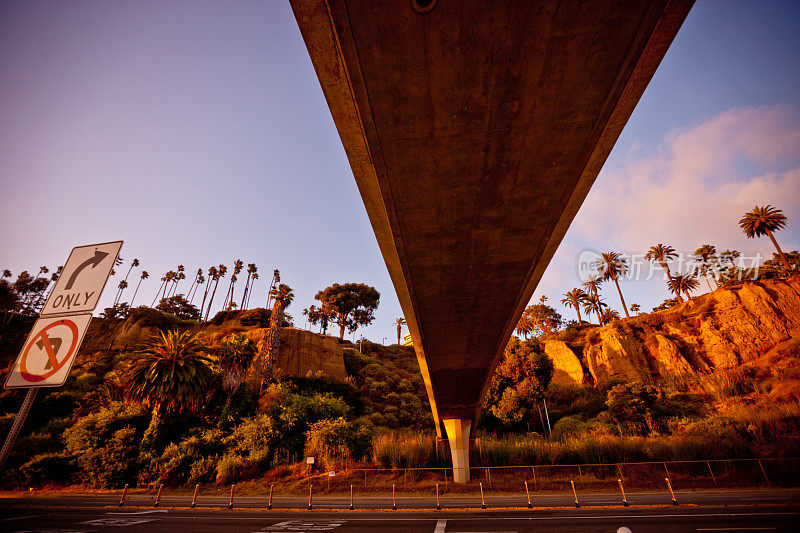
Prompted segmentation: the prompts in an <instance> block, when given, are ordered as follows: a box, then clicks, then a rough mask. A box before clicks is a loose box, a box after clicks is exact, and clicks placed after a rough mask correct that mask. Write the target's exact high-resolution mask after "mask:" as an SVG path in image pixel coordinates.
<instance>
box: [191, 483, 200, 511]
mask: <svg viewBox="0 0 800 533" xmlns="http://www.w3.org/2000/svg"><path fill="white" fill-rule="evenodd" d="M199 490H200V485H195V486H194V496H193V497H192V505H191V508H192V509H194V508H195V507H197V491H199Z"/></svg>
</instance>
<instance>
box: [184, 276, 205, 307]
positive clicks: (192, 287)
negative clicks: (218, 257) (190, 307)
mask: <svg viewBox="0 0 800 533" xmlns="http://www.w3.org/2000/svg"><path fill="white" fill-rule="evenodd" d="M202 277H203V269H202V268H198V269H197V272H195V274H194V279H193V280H192V284H191V285H189V292H187V293H186V297H187V298H188V299H189V303H191V302H192V299H194V293H193V292H192V291H194V290H195V289H196V288H197V287H198V286H199V281H200V278H202Z"/></svg>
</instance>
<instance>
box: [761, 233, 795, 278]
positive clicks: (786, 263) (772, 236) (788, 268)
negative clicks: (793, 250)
mask: <svg viewBox="0 0 800 533" xmlns="http://www.w3.org/2000/svg"><path fill="white" fill-rule="evenodd" d="M767 235H769V238H770V240H771V241H772V244H774V245H775V249H776V250H778V255H779V256H780V258H781V263H783V268H785V269H786V273H787V274H788V273H789V272H791V268H790V267H789V261H788V259H786V256H785V255H784V253H783V250H781V247H780V246H778V241H776V240H775V236H774V235H773V234H772V232H771V231H770V230H769V228H767Z"/></svg>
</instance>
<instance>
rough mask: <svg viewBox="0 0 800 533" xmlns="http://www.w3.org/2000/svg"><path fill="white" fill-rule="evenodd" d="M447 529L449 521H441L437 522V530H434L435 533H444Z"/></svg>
mask: <svg viewBox="0 0 800 533" xmlns="http://www.w3.org/2000/svg"><path fill="white" fill-rule="evenodd" d="M446 527H447V520H439V521H437V522H436V529H434V530H433V533H444V528H446Z"/></svg>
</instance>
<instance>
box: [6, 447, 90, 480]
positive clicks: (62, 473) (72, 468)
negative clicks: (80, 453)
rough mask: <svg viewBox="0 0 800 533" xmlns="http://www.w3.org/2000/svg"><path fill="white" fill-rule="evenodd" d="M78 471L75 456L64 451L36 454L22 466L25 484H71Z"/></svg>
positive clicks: (21, 471)
mask: <svg viewBox="0 0 800 533" xmlns="http://www.w3.org/2000/svg"><path fill="white" fill-rule="evenodd" d="M76 471H77V467H76V462H75V457H74V456H72V455H64V454H62V453H43V454H39V455H35V456H34V457H33V458H31V459H30V460H29V461H27V462H26V463H24V464H23V465H22V466H21V467H20V473H21V474H22V480H23V483H25V485H42V484H45V483H62V484H69V483H70V482H71V481H72V480H73V476H74V475H75V473H76Z"/></svg>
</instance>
